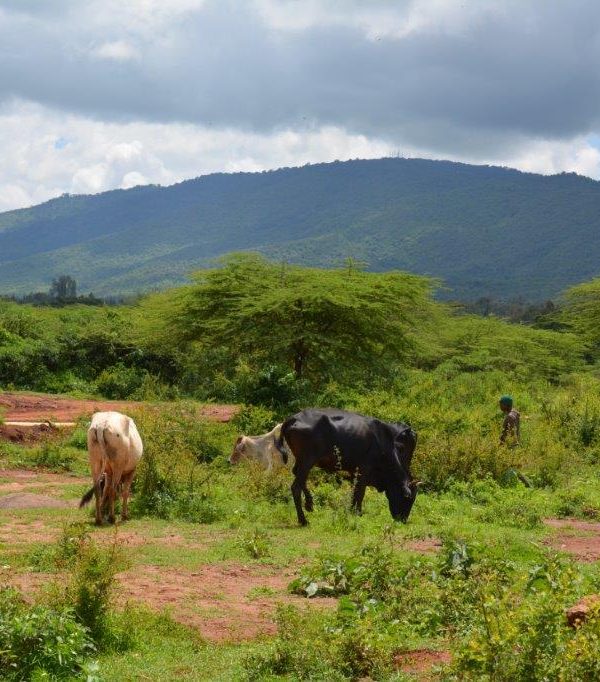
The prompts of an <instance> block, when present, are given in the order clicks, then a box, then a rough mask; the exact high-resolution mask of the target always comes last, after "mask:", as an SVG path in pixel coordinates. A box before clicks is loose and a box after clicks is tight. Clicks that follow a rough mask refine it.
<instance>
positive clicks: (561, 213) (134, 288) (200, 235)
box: [0, 159, 600, 302]
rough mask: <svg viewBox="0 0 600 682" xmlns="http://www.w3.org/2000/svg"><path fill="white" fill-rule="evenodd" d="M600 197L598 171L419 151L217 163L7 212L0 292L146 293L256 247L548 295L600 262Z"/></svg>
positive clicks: (278, 254)
mask: <svg viewBox="0 0 600 682" xmlns="http://www.w3.org/2000/svg"><path fill="white" fill-rule="evenodd" d="M599 209H600V187H599V185H598V183H597V182H595V181H593V180H590V179H588V178H583V177H579V176H576V175H574V174H561V175H557V176H550V177H547V176H541V175H535V174H530V173H521V172H519V171H516V170H511V169H506V168H494V167H484V166H470V165H466V164H458V163H450V162H442V161H426V160H422V159H379V160H372V161H358V160H357V161H348V162H345V163H339V162H338V163H332V164H317V165H312V166H305V167H303V168H284V169H281V170H277V171H272V172H264V173H237V174H232V175H225V174H215V175H210V176H207V177H203V178H198V179H196V180H190V181H187V182H183V183H180V184H178V185H174V186H172V187H167V188H162V187H156V186H148V187H137V188H133V189H130V190H125V191H123V190H118V191H112V192H106V193H103V194H100V195H96V196H63V197H60V198H58V199H55V200H52V201H49V202H47V203H45V204H41V205H40V206H35V207H32V208H28V209H23V210H19V211H11V212H7V213H4V214H2V215H0V293H5V294H28V293H29V292H31V291H34V290H44V289H46V288H47V287H48V285H49V284H50V282H51V280H52V279H54V278H55V277H56V276H58V275H61V274H64V273H68V274H70V275H71V276H73V277H75V279H76V280H77V282H78V283H79V284H80V288H81V290H82V291H83V292H84V293H86V294H87V293H88V292H89V291H93V292H94V293H95V294H97V295H101V296H107V295H123V294H131V293H137V292H140V291H148V290H151V289H155V288H157V287H165V286H169V285H173V284H176V283H181V282H184V281H185V278H186V275H187V274H188V273H189V272H190V271H191V270H194V269H197V268H198V267H203V266H205V265H206V264H207V263H208V261H209V260H210V259H212V258H215V257H217V256H221V255H223V254H226V253H228V252H231V251H234V250H235V251H237V250H244V249H250V250H258V251H260V252H262V253H265V254H266V255H268V256H270V257H273V258H275V259H276V260H284V261H287V262H294V263H302V264H306V265H315V266H325V267H331V266H335V265H337V264H339V263H340V262H341V261H342V260H344V259H345V258H347V257H349V256H351V257H354V258H358V259H363V260H366V261H367V262H368V263H369V268H370V269H372V270H374V271H385V270H390V269H405V270H409V271H411V272H416V273H421V274H427V275H432V276H435V277H439V278H441V279H443V280H444V282H445V283H446V284H447V286H448V287H449V288H448V289H446V290H443V291H441V292H440V293H441V294H442V295H444V296H446V297H450V298H454V299H458V300H467V299H474V298H479V297H481V296H494V297H495V298H499V299H510V298H513V297H514V296H519V295H520V296H523V297H525V298H526V299H527V300H529V301H533V302H542V301H545V300H546V299H548V298H552V297H554V296H555V295H556V294H558V293H559V292H560V291H562V290H563V289H565V288H566V287H568V286H570V285H573V284H576V283H577V282H580V281H584V280H587V279H590V278H591V277H594V276H597V275H598V274H599V272H598V258H599V255H600V241H599V240H600V237H599V236H598V235H599V234H600V230H599V229H598V215H600V210H599Z"/></svg>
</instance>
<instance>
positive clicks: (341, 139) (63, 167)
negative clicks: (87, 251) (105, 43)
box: [0, 101, 392, 211]
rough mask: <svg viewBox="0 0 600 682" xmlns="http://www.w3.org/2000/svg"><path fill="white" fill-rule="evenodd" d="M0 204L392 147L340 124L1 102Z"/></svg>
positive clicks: (23, 203)
mask: <svg viewBox="0 0 600 682" xmlns="http://www.w3.org/2000/svg"><path fill="white" fill-rule="evenodd" d="M0 148H1V149H2V150H3V164H2V165H1V166H0V211H5V210H9V209H12V208H21V207H24V206H28V205H31V204H34V203H39V202H41V201H45V200H47V199H50V198H52V197H54V196H57V195H59V194H62V193H63V192H69V193H73V194H90V193H96V192H101V191H104V190H109V189H115V188H123V189H126V188H129V187H133V186H136V185H140V184H147V183H155V184H172V183H174V182H179V181H181V180H185V179H187V178H190V177H195V176H198V175H202V174H206V173H211V172H217V171H223V170H225V171H228V172H237V171H259V170H266V169H269V168H277V167H280V166H293V165H298V164H300V165H301V164H304V163H309V162H314V161H333V160H335V159H348V158H356V157H361V158H369V157H370V158H373V157H379V156H385V155H388V154H390V153H391V151H392V147H391V146H390V145H389V144H388V143H386V142H383V141H381V140H371V139H368V138H367V137H365V136H363V135H351V134H348V133H346V132H344V131H343V130H341V129H339V128H335V127H322V128H318V129H315V130H312V131H304V132H296V131H291V130H283V131H279V132H276V133H270V134H258V133H245V132H242V131H239V130H234V129H216V130H215V129H214V128H212V127H206V126H194V125H191V124H176V123H171V124H160V123H143V122H137V123H121V124H120V123H105V122H101V121H95V120H93V119H89V118H85V117H81V116H75V115H67V116H65V115H64V114H63V113H61V112H59V111H56V110H52V109H48V108H46V107H42V106H40V105H37V104H32V103H24V102H16V101H15V102H13V103H12V104H11V105H10V106H6V107H4V108H3V109H0Z"/></svg>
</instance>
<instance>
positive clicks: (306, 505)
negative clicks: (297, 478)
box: [302, 484, 314, 512]
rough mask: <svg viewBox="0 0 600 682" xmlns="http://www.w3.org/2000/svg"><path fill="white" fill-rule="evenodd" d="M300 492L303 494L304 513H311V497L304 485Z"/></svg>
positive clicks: (312, 505) (312, 507)
mask: <svg viewBox="0 0 600 682" xmlns="http://www.w3.org/2000/svg"><path fill="white" fill-rule="evenodd" d="M302 492H303V493H304V508H305V509H306V511H308V512H311V511H312V510H313V509H314V504H313V496H312V494H311V492H310V490H309V489H308V488H307V487H306V484H305V485H304V488H303V489H302Z"/></svg>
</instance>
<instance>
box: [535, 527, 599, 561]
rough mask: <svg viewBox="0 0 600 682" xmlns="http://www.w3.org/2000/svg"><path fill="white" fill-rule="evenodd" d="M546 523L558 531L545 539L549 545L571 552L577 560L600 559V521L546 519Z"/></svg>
mask: <svg viewBox="0 0 600 682" xmlns="http://www.w3.org/2000/svg"><path fill="white" fill-rule="evenodd" d="M544 523H545V524H546V525H547V526H549V527H550V528H553V529H554V530H555V531H556V532H555V534H554V535H552V536H550V537H549V538H547V539H546V540H545V544H547V545H548V546H550V547H552V548H553V549H556V550H558V551H561V552H567V553H568V554H571V555H572V556H573V557H574V558H575V559H577V561H582V562H592V561H598V560H600V522H593V521H581V520H580V519H544Z"/></svg>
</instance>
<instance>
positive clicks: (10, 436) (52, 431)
mask: <svg viewBox="0 0 600 682" xmlns="http://www.w3.org/2000/svg"><path fill="white" fill-rule="evenodd" d="M0 400H1V398H0ZM57 433H58V429H57V428H56V427H55V426H52V424H49V423H48V424H35V425H32V426H15V425H13V424H0V440H7V441H9V442H10V443H18V444H29V443H36V442H38V441H40V440H47V439H49V438H53V437H54V436H56V434H57Z"/></svg>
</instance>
